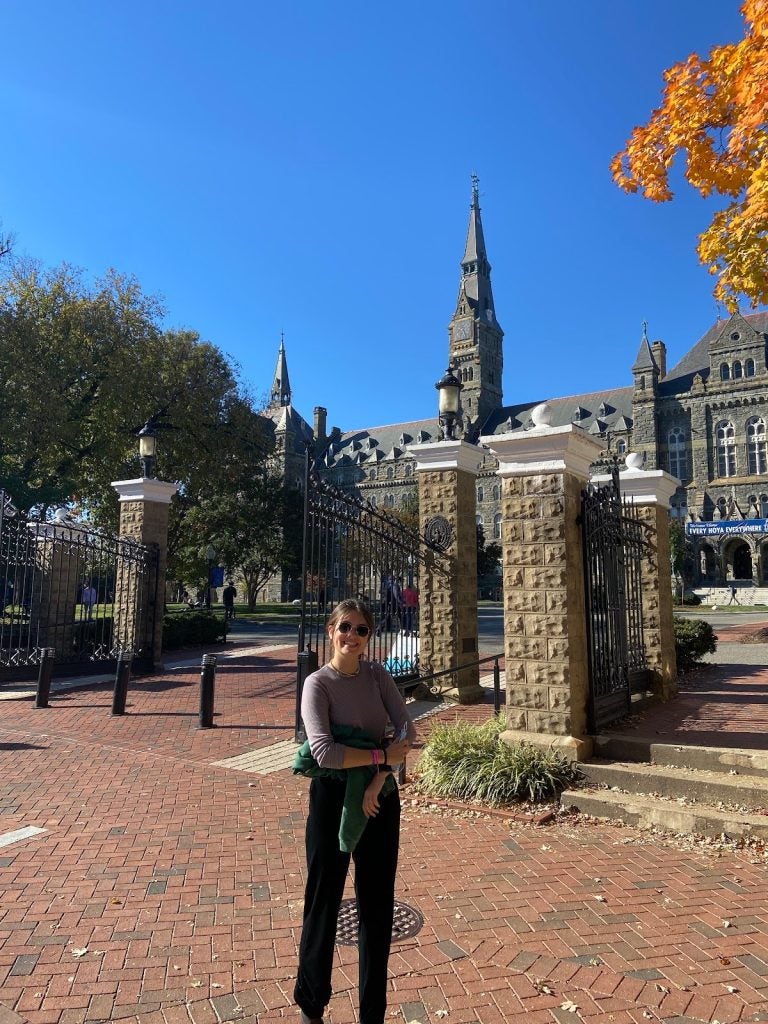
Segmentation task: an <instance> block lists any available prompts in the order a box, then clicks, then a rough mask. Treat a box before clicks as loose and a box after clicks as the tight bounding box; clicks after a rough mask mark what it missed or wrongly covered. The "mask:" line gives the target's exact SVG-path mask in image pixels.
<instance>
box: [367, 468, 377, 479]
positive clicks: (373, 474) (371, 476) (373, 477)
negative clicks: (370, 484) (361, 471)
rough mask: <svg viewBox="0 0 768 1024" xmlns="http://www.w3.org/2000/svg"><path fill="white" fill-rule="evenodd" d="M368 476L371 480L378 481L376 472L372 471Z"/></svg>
mask: <svg viewBox="0 0 768 1024" xmlns="http://www.w3.org/2000/svg"><path fill="white" fill-rule="evenodd" d="M368 476H369V477H370V479H371V480H375V479H376V470H375V469H372V470H371V472H370V473H369V474H368Z"/></svg>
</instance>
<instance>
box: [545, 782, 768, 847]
mask: <svg viewBox="0 0 768 1024" xmlns="http://www.w3.org/2000/svg"><path fill="white" fill-rule="evenodd" d="M560 803H561V805H562V806H563V807H567V808H568V807H569V808H573V809H575V810H578V811H581V812H582V813H583V814H591V815H593V816H594V817H598V818H611V819H614V820H617V821H625V822H626V823H627V824H629V825H641V826H643V825H644V826H649V825H655V826H657V827H658V828H663V829H665V830H668V831H670V832H688V833H693V834H696V835H703V836H712V837H717V836H721V835H726V836H728V837H729V838H731V839H742V838H759V839H766V838H768V815H761V814H748V813H745V812H741V811H725V810H718V809H716V808H714V807H702V806H690V805H681V804H678V803H676V802H674V801H670V802H667V801H665V800H660V799H659V798H658V797H652V796H642V795H638V794H632V793H614V792H612V791H611V790H593V789H567V790H565V792H564V793H563V794H562V796H561V797H560Z"/></svg>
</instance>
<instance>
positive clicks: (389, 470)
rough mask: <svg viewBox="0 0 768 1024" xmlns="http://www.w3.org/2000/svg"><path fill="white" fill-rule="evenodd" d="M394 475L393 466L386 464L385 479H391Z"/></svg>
mask: <svg viewBox="0 0 768 1024" xmlns="http://www.w3.org/2000/svg"><path fill="white" fill-rule="evenodd" d="M394 475H395V467H394V466H387V480H391V479H392V477H393V476H394Z"/></svg>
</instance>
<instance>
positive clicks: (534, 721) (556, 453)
mask: <svg viewBox="0 0 768 1024" xmlns="http://www.w3.org/2000/svg"><path fill="white" fill-rule="evenodd" d="M534 412H536V410H534ZM546 418H547V417H546V411H545V410H542V411H541V412H540V413H539V414H538V415H537V416H534V422H536V425H535V426H534V427H533V429H531V430H527V431H524V432H522V431H521V432H519V433H509V434H501V435H492V436H489V437H483V438H481V440H482V442H483V443H484V444H487V445H488V447H489V448H490V450H491V451H492V452H493V454H494V455H495V456H496V458H497V459H498V460H499V469H498V475H499V476H500V477H501V479H502V501H501V514H502V523H501V539H502V551H503V554H502V562H503V565H504V648H505V655H506V683H507V722H508V725H509V727H510V728H509V730H508V731H507V732H505V733H503V734H502V736H503V738H504V739H505V740H507V742H510V743H516V742H527V743H532V744H534V745H535V746H538V747H547V748H549V747H553V746H554V747H557V748H559V749H560V750H561V752H562V753H563V754H564V755H565V756H566V757H570V758H571V759H572V760H585V759H587V758H588V757H589V756H590V755H591V752H592V741H591V739H589V737H588V736H587V694H588V667H587V632H586V616H585V602H584V558H583V548H582V539H581V530H580V528H579V525H578V522H577V520H578V517H579V515H580V512H581V492H582V489H583V488H584V485H585V484H586V482H587V480H588V478H589V467H590V465H591V464H592V463H593V462H594V460H595V459H596V458H597V457H598V455H599V454H600V452H601V451H602V450H603V447H604V443H603V442H602V441H599V440H596V439H594V438H592V437H591V436H590V435H589V434H587V433H586V431H584V430H583V429H582V428H581V427H577V426H575V425H574V424H568V425H566V426H564V427H550V426H548V425H546V423H544V422H542V421H544V420H546Z"/></svg>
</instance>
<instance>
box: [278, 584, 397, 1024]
mask: <svg viewBox="0 0 768 1024" xmlns="http://www.w3.org/2000/svg"><path fill="white" fill-rule="evenodd" d="M327 630H328V637H329V640H330V644H331V657H330V660H329V661H328V662H327V664H325V665H323V667H322V668H320V669H318V670H317V672H313V673H312V674H311V675H310V676H308V677H307V679H306V681H305V683H304V690H303V693H302V699H301V714H302V718H303V720H304V728H305V730H306V733H307V739H308V740H309V746H310V749H311V752H312V756H313V757H314V759H315V760H316V761H317V763H318V765H319V766H320V768H326V769H340V770H341V771H340V773H339V774H340V777H339V778H327V777H320V778H313V779H312V782H311V784H310V789H309V817H308V819H307V834H306V849H307V887H306V892H305V895H304V923H303V927H302V932H301V945H300V947H299V969H298V974H297V977H296V987H295V990H294V998H295V1000H296V1002H297V1004H298V1005H299V1007H300V1008H301V1021H302V1024H321V1022H322V1015H323V1011H324V1009H325V1007H326V1004H327V1003H328V1001H329V1000H330V998H331V969H332V966H333V950H334V945H335V942H336V921H337V918H338V914H339V906H340V904H341V899H342V896H343V893H344V882H345V879H346V876H347V870H348V868H349V860H350V856H351V857H352V859H353V860H354V862H355V895H356V897H357V907H358V916H359V922H360V924H359V948H360V1022H361V1024H384V1013H385V1010H386V1006H387V997H386V987H387V961H388V959H389V946H390V942H391V939H392V917H393V912H394V900H395V873H396V870H397V853H398V846H399V841H400V800H399V796H398V793H397V786H394V787H393V790H392V792H390V793H389V794H388V795H386V796H384V795H382V793H381V789H382V786H383V785H384V783H385V781H386V779H387V776H388V775H389V774H390V773H391V768H390V764H392V765H397V764H399V763H401V762H403V761H404V760H405V756H406V754H407V752H408V749H409V747H410V746H411V744H412V743H413V741H414V739H415V737H416V731H415V729H414V726H413V723H412V722H411V720H410V718H409V716H408V712H407V711H406V708H405V703H404V701H403V698H402V697H401V696H400V692H399V690H398V689H397V687H396V685H395V683H394V681H393V680H392V677H391V676H390V675H389V673H388V672H387V671H386V670H385V669H384V668H383V667H382V666H381V665H379V664H377V663H375V662H370V661H368V660H367V659H366V658H365V653H366V651H367V649H368V642H369V640H370V638H371V634H372V632H373V617H372V615H371V613H370V611H369V610H368V608H367V606H366V605H364V604H363V603H362V602H361V601H355V600H348V601H342V602H341V603H340V604H339V605H337V606H336V608H334V610H333V612H332V613H331V615H330V618H329V619H328V624H327ZM388 722H392V723H393V725H394V727H395V736H396V737H397V736H398V735H399V736H402V735H404V736H405V739H397V738H396V739H395V740H394V741H393V742H392V743H390V744H389V746H387V747H386V754H385V750H384V730H385V729H386V727H387V724H388ZM340 728H341V729H346V730H347V733H349V732H350V731H353V730H359V731H360V732H361V733H363V734H365V735H366V736H367V737H369V738H370V740H371V741H373V742H374V743H375V744H376V747H375V748H374V749H370V747H367V748H366V749H361V748H360V747H357V746H347V745H344V744H342V743H340V742H338V741H337V739H335V738H334V729H336V732H337V735H338V732H339V729H340ZM364 766H369V767H370V766H373V767H375V768H376V769H377V771H376V772H375V773H373V777H372V779H371V782H370V783H369V784H368V786H367V788H366V789H365V794H364V797H363V812H364V814H365V816H366V818H367V822H366V825H365V828H364V830H363V833H362V836H361V838H360V840H359V841H358V843H357V845H356V846H355V848H354V851H353V853H352V854H351V855H350V854H349V853H343V852H342V851H341V850H340V848H339V826H340V822H341V813H342V808H343V805H344V799H345V794H346V784H345V781H344V772H346V771H347V770H349V769H350V768H360V767H364Z"/></svg>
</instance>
